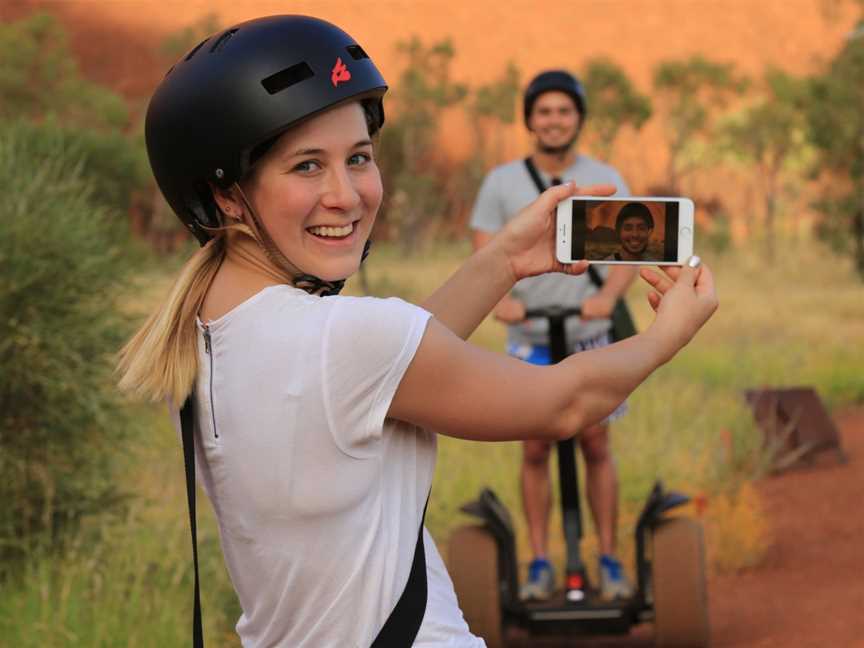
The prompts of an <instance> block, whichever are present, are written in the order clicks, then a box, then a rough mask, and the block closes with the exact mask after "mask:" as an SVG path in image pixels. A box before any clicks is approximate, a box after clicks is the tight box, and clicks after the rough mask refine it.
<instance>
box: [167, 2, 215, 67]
mask: <svg viewBox="0 0 864 648" xmlns="http://www.w3.org/2000/svg"><path fill="white" fill-rule="evenodd" d="M221 28H222V27H221V24H220V20H219V16H218V15H217V14H215V13H208V14H206V15H204V16H202V17H201V18H199V19H198V20H196V21H195V22H193V23H192V24H191V25H187V26H186V27H184V28H183V29H180V30H178V31H176V32H173V33H171V34H169V35H168V36H167V37H165V39H164V40H163V41H162V43H161V44H160V46H159V51H160V52H161V53H162V54H163V55H164V56H165V58H166V59H168V60H169V61H171V62H174V61H176V60H177V59H179V58H181V57H183V56H184V55H185V54H186V53H187V52H188V51H189V50H191V49H192V48H193V47H195V46H196V45H197V44H198V43H200V42H201V41H203V40H204V39H205V38H209V37H210V36H212V35H213V34H215V33H216V32H217V31H219V30H220V29H221Z"/></svg>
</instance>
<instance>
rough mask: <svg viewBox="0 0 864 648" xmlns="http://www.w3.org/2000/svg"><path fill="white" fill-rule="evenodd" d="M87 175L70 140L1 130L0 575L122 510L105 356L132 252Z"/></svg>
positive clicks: (119, 424)
mask: <svg viewBox="0 0 864 648" xmlns="http://www.w3.org/2000/svg"><path fill="white" fill-rule="evenodd" d="M85 166H86V162H85V158H84V157H82V156H81V155H80V149H79V150H78V151H76V147H75V146H73V145H68V142H67V141H65V140H64V139H63V138H56V139H52V138H51V137H46V136H45V133H42V132H39V131H38V130H33V129H29V128H20V129H15V128H4V129H0V186H3V188H4V190H3V192H0V214H2V215H3V217H2V218H0V474H2V475H3V479H2V480H0V500H2V501H3V502H4V506H2V507H0V567H2V565H3V563H4V562H5V564H6V565H7V566H8V564H9V560H10V559H11V558H17V557H19V556H20V555H21V553H22V552H24V551H27V550H28V548H29V547H31V546H32V543H33V542H34V541H35V540H36V539H39V538H44V537H45V536H44V533H45V532H48V533H49V538H50V540H51V541H52V542H56V541H58V540H60V539H62V537H63V536H64V532H65V531H66V530H68V529H70V528H72V527H74V526H75V524H76V523H77V522H78V521H79V520H80V519H81V518H82V517H83V516H85V515H87V514H90V513H95V512H98V511H103V510H106V509H108V508H111V507H112V506H113V505H115V504H116V503H117V502H118V501H119V500H120V495H119V494H118V492H117V491H116V488H115V487H114V486H113V485H112V480H111V471H110V465H109V457H110V456H111V454H112V453H115V452H117V448H116V444H117V442H118V440H120V439H121V438H122V437H123V436H124V433H123V431H124V429H125V428H126V423H127V421H126V420H125V418H124V415H123V414H122V410H121V409H120V407H119V403H118V402H117V397H116V395H115V392H114V390H113V387H112V385H111V362H110V357H109V356H110V355H111V354H112V352H113V350H114V349H116V348H117V347H118V346H119V343H120V341H121V339H122V338H123V337H125V335H126V333H127V332H128V331H127V327H126V326H125V322H124V320H123V318H122V317H121V315H120V314H119V312H118V310H117V309H116V308H114V306H113V302H114V297H115V295H116V292H117V289H118V287H119V286H120V285H121V282H122V280H123V277H124V275H125V274H126V272H125V271H126V268H127V260H126V259H125V258H124V257H128V255H129V247H128V244H127V242H126V237H125V234H124V233H125V229H126V228H125V225H123V224H122V222H121V219H119V218H116V214H115V213H114V212H112V211H111V210H110V209H108V208H107V207H104V206H102V205H100V201H99V200H97V196H96V195H95V194H94V192H93V188H94V186H96V185H95V183H94V182H93V181H91V180H90V179H89V178H88V177H87V176H86V175H85V173H84V170H85ZM102 202H111V201H110V200H107V199H105V198H104V197H103V200H102Z"/></svg>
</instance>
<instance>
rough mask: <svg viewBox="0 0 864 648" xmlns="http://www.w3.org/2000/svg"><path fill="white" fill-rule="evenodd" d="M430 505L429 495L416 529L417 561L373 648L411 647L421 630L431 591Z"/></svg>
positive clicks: (414, 562) (413, 563)
mask: <svg viewBox="0 0 864 648" xmlns="http://www.w3.org/2000/svg"><path fill="white" fill-rule="evenodd" d="M427 506H429V498H428V496H427V498H426V506H424V507H423V517H422V518H420V531H419V532H418V533H417V545H416V546H415V547H414V561H413V562H412V563H411V573H410V574H409V575H408V582H407V583H406V584H405V589H404V590H402V596H400V597H399V600H398V601H396V607H394V608H393V611H392V612H391V613H390V616H389V617H388V618H387V620H386V621H385V622H384V625H383V626H382V627H381V630H379V631H378V636H377V637H375V641H373V642H372V645H371V646H370V648H410V647H411V646H412V645H413V644H414V639H415V638H416V637H417V633H418V632H419V631H420V624H421V623H423V616H424V615H425V614H426V599H427V598H428V593H429V592H428V582H427V581H426V549H425V547H424V546H423V524H424V523H425V521H426V507H427Z"/></svg>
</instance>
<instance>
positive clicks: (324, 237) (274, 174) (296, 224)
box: [244, 103, 382, 281]
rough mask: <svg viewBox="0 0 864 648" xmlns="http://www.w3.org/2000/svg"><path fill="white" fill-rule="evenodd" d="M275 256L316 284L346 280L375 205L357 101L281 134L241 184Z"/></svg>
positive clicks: (375, 182) (374, 181)
mask: <svg viewBox="0 0 864 648" xmlns="http://www.w3.org/2000/svg"><path fill="white" fill-rule="evenodd" d="M244 189H245V190H246V195H247V196H248V198H249V201H250V203H251V204H252V207H253V208H254V209H255V210H256V212H257V214H258V216H259V218H260V219H261V221H262V224H263V225H264V227H265V228H266V229H267V231H268V232H269V234H270V236H271V237H272V238H273V241H274V242H275V243H276V245H277V246H278V247H279V249H280V250H281V251H282V253H283V254H284V255H285V256H286V257H287V258H288V260H289V261H291V263H293V264H294V265H295V266H297V268H299V269H300V270H301V271H303V272H304V273H307V274H311V275H314V276H316V277H318V278H320V279H324V280H328V281H333V280H337V279H344V278H346V277H349V276H350V275H352V274H353V273H354V272H356V271H357V268H358V267H359V266H360V259H361V255H362V253H363V246H364V244H365V243H366V240H367V239H368V238H369V234H370V232H371V230H372V225H373V224H374V222H375V217H376V215H377V213H378V208H379V207H380V205H381V195H382V187H381V174H380V173H379V171H378V167H377V165H376V164H375V159H374V157H373V151H372V142H371V140H370V138H369V129H368V127H367V125H366V117H365V114H364V112H363V109H362V107H361V106H360V104H359V103H351V104H346V105H344V106H339V107H337V108H333V109H331V110H328V111H327V112H325V113H322V114H321V115H318V116H317V117H314V118H312V119H310V120H309V121H306V122H304V123H302V124H301V125H299V126H297V127H295V128H292V129H290V130H288V131H287V132H286V133H285V134H284V135H282V136H281V137H280V138H279V140H278V141H277V142H276V144H275V145H274V146H273V147H272V148H271V149H270V150H269V151H268V152H267V154H266V155H265V156H264V157H263V158H262V159H261V160H259V162H258V163H257V164H256V165H255V166H254V170H253V172H252V174H251V177H250V179H249V180H248V182H247V183H246V186H245V187H244Z"/></svg>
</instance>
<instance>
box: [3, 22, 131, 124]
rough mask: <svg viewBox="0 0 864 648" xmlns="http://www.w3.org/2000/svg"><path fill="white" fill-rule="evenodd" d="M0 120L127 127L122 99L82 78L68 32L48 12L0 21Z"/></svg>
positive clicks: (125, 110) (124, 105) (126, 115)
mask: <svg viewBox="0 0 864 648" xmlns="http://www.w3.org/2000/svg"><path fill="white" fill-rule="evenodd" d="M0 61H3V65H2V66H0V96H2V97H3V101H0V118H3V119H11V118H20V117H27V118H29V119H38V120H45V119H49V118H55V119H57V120H59V121H62V122H63V123H64V124H67V125H70V126H76V127H81V128H96V129H100V130H111V129H118V128H122V127H124V126H125V125H126V124H127V122H128V117H129V116H128V112H127V109H126V103H125V102H124V101H123V99H122V98H121V97H120V96H118V95H116V94H115V93H113V92H111V91H110V90H108V89H107V88H103V87H102V86H100V85H98V84H95V83H92V82H90V81H88V80H86V79H84V78H83V77H82V76H81V75H80V73H79V71H78V66H77V64H76V63H75V59H74V58H73V57H72V53H71V52H70V51H69V44H68V39H67V37H66V32H65V31H64V30H63V28H62V27H61V25H60V24H59V23H58V22H57V20H56V19H55V18H54V17H53V16H50V15H48V14H43V13H37V14H33V15H32V16H29V17H28V18H25V19H23V20H19V21H17V22H11V23H5V24H3V23H0Z"/></svg>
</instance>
